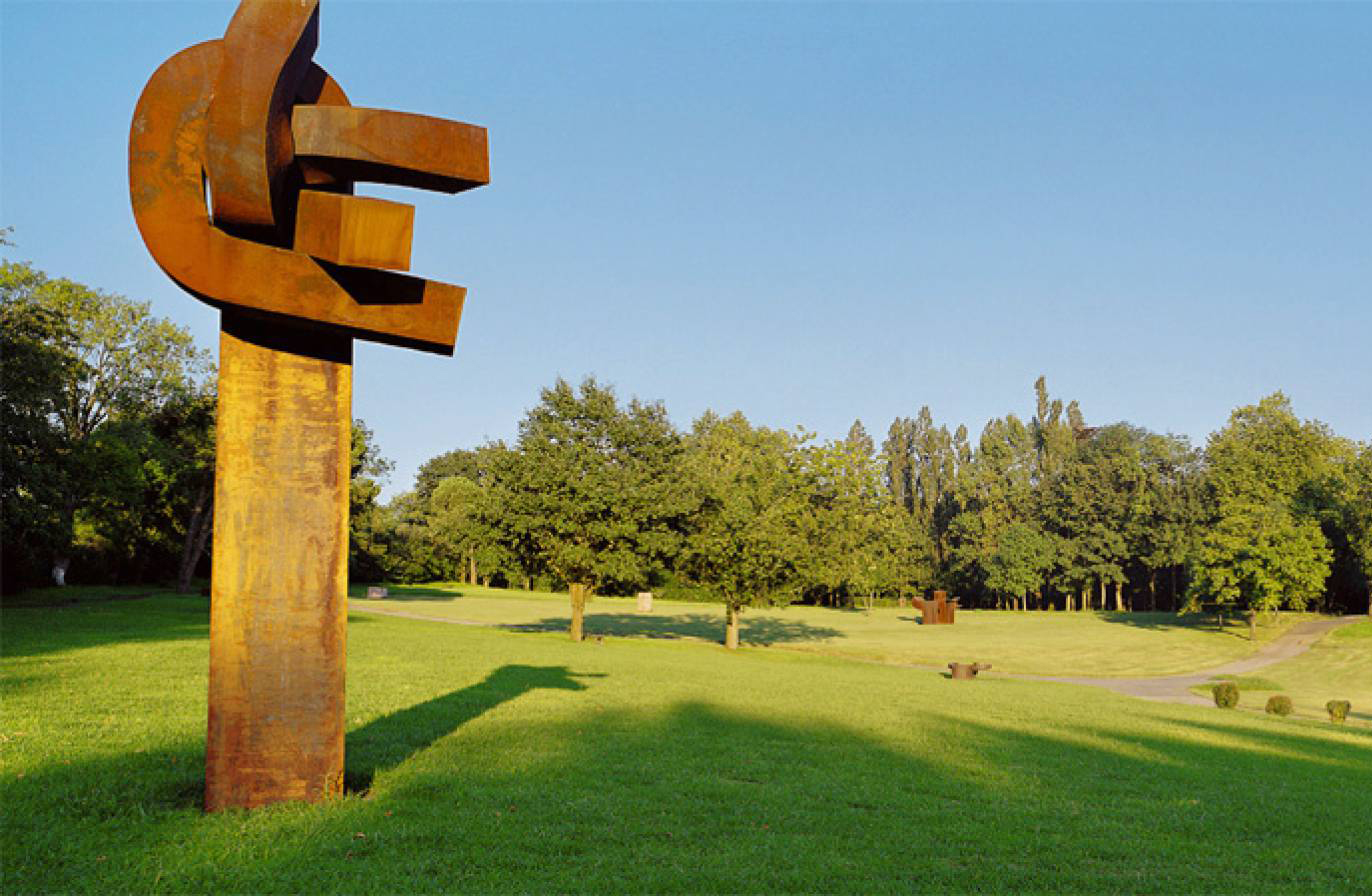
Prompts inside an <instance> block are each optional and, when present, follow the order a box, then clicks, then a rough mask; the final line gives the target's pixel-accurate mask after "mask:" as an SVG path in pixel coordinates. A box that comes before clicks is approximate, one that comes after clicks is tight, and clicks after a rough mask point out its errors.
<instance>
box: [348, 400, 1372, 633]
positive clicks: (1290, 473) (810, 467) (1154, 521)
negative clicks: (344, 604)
mask: <svg viewBox="0 0 1372 896" xmlns="http://www.w3.org/2000/svg"><path fill="white" fill-rule="evenodd" d="M371 544H372V549H373V554H372V556H371V561H372V562H373V563H374V565H375V567H376V568H377V569H378V570H381V571H383V573H384V576H385V577H386V578H389V579H392V580H396V581H431V580H461V581H467V582H472V583H477V582H481V583H486V584H496V585H515V586H522V587H528V586H529V585H530V584H531V583H533V582H534V581H535V580H541V581H543V582H544V583H545V584H546V585H547V586H550V587H558V588H560V587H563V586H567V585H571V584H583V585H585V586H587V587H588V588H590V589H591V590H593V591H599V592H602V593H611V594H628V593H632V592H633V591H636V590H639V589H652V590H655V591H658V592H660V593H663V594H665V595H666V596H677V597H698V598H701V599H711V600H718V601H721V602H723V603H724V604H725V605H726V607H728V608H730V617H731V619H732V618H733V614H734V613H735V611H737V610H738V609H741V608H742V607H743V606H745V605H748V604H759V603H761V604H769V603H790V602H794V601H805V602H810V603H817V604H824V605H832V606H862V605H864V604H869V603H870V602H871V601H872V600H874V599H876V598H893V597H899V596H913V595H916V594H919V593H923V592H927V591H929V590H931V589H934V588H942V589H945V590H947V591H949V592H951V593H954V594H956V595H958V596H959V597H960V598H961V599H962V600H963V602H964V604H965V605H971V606H988V607H989V606H995V607H1006V608H1013V609H1031V608H1039V609H1048V608H1054V609H1059V610H1090V609H1099V610H1106V609H1108V610H1115V611H1130V610H1171V611H1176V610H1181V609H1184V608H1195V607H1197V606H1206V607H1208V606H1211V605H1214V606H1216V607H1220V608H1226V609H1233V610H1253V611H1271V610H1276V609H1280V608H1291V609H1305V608H1318V609H1323V610H1353V609H1357V610H1360V611H1361V609H1362V608H1365V607H1367V606H1368V604H1369V601H1370V600H1372V597H1370V596H1369V573H1372V447H1370V446H1368V445H1365V444H1359V443H1357V442H1354V441H1352V440H1350V439H1345V438H1341V437H1338V436H1336V435H1334V434H1333V433H1332V432H1331V431H1330V430H1329V428H1328V427H1327V426H1325V425H1323V424H1321V423H1318V422H1314V421H1302V420H1300V419H1299V418H1297V416H1296V415H1295V413H1294V412H1293V410H1292V408H1291V405H1290V402H1289V401H1288V400H1287V398H1286V397H1285V396H1283V395H1282V394H1280V393H1277V394H1274V395H1271V396H1268V397H1266V398H1264V399H1262V400H1261V401H1260V402H1258V403H1257V404H1255V405H1250V406H1245V407H1241V408H1238V409H1237V410H1235V411H1234V412H1233V413H1232V414H1231V416H1230V418H1229V421H1228V422H1227V423H1226V424H1225V425H1224V426H1223V427H1222V428H1221V429H1219V430H1218V431H1217V432H1215V433H1214V434H1213V435H1212V436H1211V437H1210V439H1209V440H1208V442H1207V445H1206V447H1205V448H1204V449H1203V450H1201V449H1196V448H1194V447H1192V446H1191V445H1190V444H1189V443H1188V441H1187V440H1186V439H1185V438H1183V437H1179V436H1174V435H1162V434H1158V433H1154V432H1150V431H1148V430H1146V429H1143V428H1140V427H1137V426H1131V425H1129V424H1127V423H1116V424H1111V425H1105V426H1090V425H1087V423H1086V421H1085V420H1084V418H1083V415H1082V413H1081V410H1080V408H1079V406H1078V405H1077V403H1076V402H1066V403H1064V402H1063V401H1062V400H1060V399H1056V398H1053V397H1052V396H1051V395H1050V394H1049V391H1048V388H1047V384H1046V382H1045V380H1044V379H1043V378H1042V377H1040V378H1039V380H1038V381H1037V382H1036V383H1035V384H1034V392H1033V405H1032V411H1031V413H1029V414H1028V415H1027V419H1025V418H1021V417H1019V416H1017V415H1015V414H1007V415H1006V416H1005V417H1003V418H998V419H995V420H992V421H990V422H989V423H987V424H986V426H985V428H984V429H983V430H982V432H981V435H980V437H979V438H978V440H977V441H976V442H975V443H973V442H972V440H971V439H970V438H969V436H968V432H967V429H966V427H965V426H959V427H957V428H956V429H955V430H952V431H950V430H949V429H948V427H947V426H943V425H937V424H936V423H935V421H934V420H933V418H932V415H931V414H930V412H929V410H928V408H927V407H926V408H921V409H920V411H919V412H918V413H917V414H916V415H915V416H913V417H902V418H898V419H896V420H895V421H893V422H892V423H891V425H890V427H889V428H888V430H887V434H886V437H885V439H884V440H883V441H882V443H881V444H880V445H878V444H877V443H876V442H875V440H874V439H873V438H872V437H871V436H870V435H868V433H867V431H866V430H865V428H864V427H863V425H862V423H861V422H860V421H859V422H855V423H854V424H853V426H852V428H851V429H850V431H849V433H848V435H847V436H846V437H845V438H843V439H836V440H830V441H818V440H816V439H814V438H813V436H811V435H809V434H807V433H805V432H803V431H800V430H795V431H789V430H777V429H770V428H767V427H764V426H756V425H753V424H752V423H750V422H749V421H748V420H747V419H745V418H744V417H743V415H741V414H738V413H735V414H731V415H729V416H720V415H718V414H716V413H713V412H707V413H706V414H704V415H703V416H701V417H700V419H698V420H696V421H695V422H694V423H693V424H692V425H691V427H690V429H689V430H687V431H684V432H683V431H679V430H678V429H677V428H675V427H674V426H673V425H672V423H671V421H670V419H669V417H668V415H667V412H666V409H665V408H664V407H663V406H662V405H661V404H660V403H645V402H641V401H638V400H637V399H635V400H631V401H629V402H627V403H622V402H620V401H618V400H617V398H616V395H615V392H614V390H613V388H611V387H609V386H607V385H603V384H601V383H598V382H596V381H595V380H594V379H587V380H585V381H584V382H582V383H580V384H579V385H578V386H573V385H571V384H569V383H568V382H566V381H563V380H559V381H558V382H557V383H555V384H554V385H553V386H551V387H549V388H547V389H544V390H543V391H542V394H541V396H540V401H539V403H538V404H537V405H536V406H534V407H533V408H532V409H531V410H530V411H529V412H528V413H527V415H526V416H525V418H524V420H523V421H522V422H521V423H520V426H519V433H518V437H517V438H516V439H515V440H514V441H513V442H512V443H510V444H506V443H504V442H499V441H497V442H491V443H488V444H485V445H481V446H478V447H476V448H472V449H456V450H453V451H449V452H447V453H444V454H441V455H439V456H437V457H435V458H433V459H431V460H429V461H428V462H427V463H425V464H424V465H423V466H422V467H421V468H420V471H419V474H418V476H417V477H416V482H415V487H414V489H413V490H412V491H410V492H407V493H404V494H402V495H399V496H397V497H396V498H395V499H394V500H393V501H391V502H390V503H389V504H388V505H386V506H385V507H383V508H378V516H377V518H376V530H375V531H374V532H373V533H372V540H371Z"/></svg>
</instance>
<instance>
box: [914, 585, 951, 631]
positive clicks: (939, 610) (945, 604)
mask: <svg viewBox="0 0 1372 896" xmlns="http://www.w3.org/2000/svg"><path fill="white" fill-rule="evenodd" d="M914 605H915V606H916V607H918V608H919V610H920V622H921V623H922V624H924V625H952V624H953V620H954V618H955V614H956V611H957V606H958V600H957V598H953V599H952V600H948V593H947V592H945V591H935V592H934V599H933V600H924V599H923V598H918V597H917V598H915V599H914Z"/></svg>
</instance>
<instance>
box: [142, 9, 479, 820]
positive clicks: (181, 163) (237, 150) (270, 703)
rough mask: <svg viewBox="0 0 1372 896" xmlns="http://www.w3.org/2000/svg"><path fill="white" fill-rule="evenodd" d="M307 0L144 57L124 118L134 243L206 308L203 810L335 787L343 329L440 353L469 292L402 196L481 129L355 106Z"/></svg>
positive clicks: (464, 149)
mask: <svg viewBox="0 0 1372 896" xmlns="http://www.w3.org/2000/svg"><path fill="white" fill-rule="evenodd" d="M318 38H319V2H318V0H291V2H272V0H244V2H242V3H241V4H240V5H239V7H238V10H237V12H235V14H234V16H233V19H232V21H230V22H229V27H228V30H227V31H226V32H225V33H224V37H223V38H222V39H219V40H210V41H206V42H204V43H201V44H197V45H195V46H193V47H190V48H188V49H186V50H182V51H181V52H180V53H177V54H176V55H175V56H173V57H172V58H171V59H169V60H167V61H166V62H165V63H163V65H162V66H161V67H160V68H159V69H158V70H157V71H156V73H154V74H153V76H152V78H151V79H150V80H149V81H148V84H147V86H146V87H145V88H144V89H143V95H142V96H141V97H140V98H139V100H138V107H137V109H136V110H135V111H134V116H133V126H132V129H131V131H130V134H129V192H130V196H131V198H132V200H133V212H134V218H135V219H136V221H137V222H138V229H139V231H140V232H141V233H142V236H143V241H144V243H146V244H147V247H148V251H149V252H150V253H151V254H152V256H153V258H154V259H155V260H156V261H157V263H158V264H159V265H160V266H161V267H162V269H163V270H164V271H166V273H167V274H168V276H170V277H171V278H172V279H173V280H175V281H176V283H177V284H178V285H180V286H181V287H182V288H183V289H185V290H186V291H187V292H189V293H191V295H193V296H195V297H196V298H198V299H200V300H202V301H204V302H207V303H208V304H210V305H213V306H214V307H216V308H219V309H220V311H221V314H222V316H221V336H220V354H219V415H218V422H217V427H218V444H217V449H216V450H217V454H216V467H215V504H214V555H213V569H214V572H213V579H212V585H211V591H212V603H211V610H210V694H209V736H208V742H207V749H206V772H205V807H206V808H207V809H210V810H214V809H223V808H228V807H232V806H240V807H251V806H260V805H263V804H265V803H271V802H277V801H280V800H317V799H321V798H324V797H328V796H334V795H337V794H339V793H341V792H342V786H343V734H344V703H343V697H344V680H343V678H344V645H345V641H346V633H347V614H346V586H347V565H348V480H349V459H350V458H349V447H350V443H351V422H352V419H351V418H352V341H353V339H354V338H360V339H370V340H374V341H378V342H387V343H391V344H393V345H400V346H405V347H409V348H416V349H420V350H422V351H430V352H437V353H440V354H445V355H450V354H452V351H453V344H454V341H455V340H456V338H457V324H458V318H459V316H460V314H461V310H462V302H463V299H464V297H465V290H464V289H463V288H462V287H460V286H451V285H449V284H446V283H438V282H435V281H432V280H423V279H420V278H418V277H410V276H406V275H405V274H401V273H396V272H397V271H404V270H408V269H409V264H410V242H411V235H412V228H413V218H414V210H413V209H412V208H411V207H410V206H407V205H402V204H400V203H396V202H386V201H382V200H379V199H366V198H362V197H359V196H354V195H352V191H353V183H354V182H355V181H376V182H381V183H389V184H399V185H403V186H410V187H418V188H421V189H427V190H439V191H442V192H446V193H456V192H458V191H460V190H466V189H470V188H472V187H478V186H481V185H482V184H485V183H487V182H488V180H489V167H488V161H487V155H486V130H485V129H484V128H480V127H476V126H474V125H469V124H461V123H458V122H454V121H444V120H441V119H437V118H428V117H425V116H422V115H410V114H404V113H400V112H390V111H385V110H380V109H360V108H357V107H354V106H352V105H351V104H349V102H348V98H347V96H346V95H345V94H344V93H343V90H342V88H341V87H340V86H339V85H338V83H337V82H335V81H334V80H333V78H331V77H329V74H328V72H326V71H324V69H322V68H320V67H319V66H318V65H316V64H315V63H314V62H313V61H312V60H311V57H312V56H313V55H314V50H315V46H316V44H317V43H318Z"/></svg>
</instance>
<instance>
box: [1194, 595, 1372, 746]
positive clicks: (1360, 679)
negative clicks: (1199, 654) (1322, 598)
mask: <svg viewBox="0 0 1372 896" xmlns="http://www.w3.org/2000/svg"><path fill="white" fill-rule="evenodd" d="M1237 684H1238V686H1239V705H1238V708H1239V709H1246V710H1252V711H1255V712H1262V711H1263V707H1264V706H1265V705H1266V703H1267V698H1268V697H1270V696H1272V695H1273V694H1285V695H1286V696H1288V697H1290V698H1291V703H1292V706H1293V707H1294V708H1295V713H1294V715H1296V716H1299V717H1302V718H1309V719H1328V718H1329V713H1328V711H1327V710H1326V709H1325V704H1326V703H1328V702H1329V701H1330V700H1348V701H1349V702H1351V703H1352V704H1353V710H1352V712H1350V713H1349V714H1348V720H1347V722H1346V724H1349V725H1354V726H1364V727H1366V726H1372V620H1364V621H1362V622H1356V623H1354V624H1352V625H1349V626H1346V627H1344V628H1340V629H1336V630H1335V631H1333V632H1331V633H1330V634H1329V636H1328V637H1325V638H1323V639H1321V640H1319V641H1317V642H1316V643H1315V644H1314V645H1313V646H1312V647H1311V648H1310V650H1309V651H1307V652H1306V653H1303V654H1301V655H1300V656H1297V657H1293V658H1292V659H1289V660H1285V661H1283V662H1280V663H1277V664H1276V665H1273V666H1269V667H1267V668H1266V669H1264V670H1263V672H1262V677H1261V678H1259V679H1256V680H1254V679H1249V680H1245V679H1243V678H1240V679H1239V680H1238V681H1237ZM1205 693H1206V695H1207V696H1208V695H1209V692H1208V690H1207V691H1206V692H1205ZM1369 761H1372V760H1369Z"/></svg>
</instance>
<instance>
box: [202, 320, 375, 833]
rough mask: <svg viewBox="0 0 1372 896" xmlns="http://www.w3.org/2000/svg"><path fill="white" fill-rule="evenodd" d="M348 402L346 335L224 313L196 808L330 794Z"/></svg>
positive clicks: (342, 616) (337, 773)
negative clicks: (205, 715)
mask: <svg viewBox="0 0 1372 896" xmlns="http://www.w3.org/2000/svg"><path fill="white" fill-rule="evenodd" d="M351 404H352V340H351V339H350V338H348V337H347V336H344V335H335V336H332V337H329V336H324V335H321V334H314V333H307V332H305V331H301V330H297V329H291V328H282V327H273V326H272V325H271V324H267V323H264V322H262V321H259V320H255V319H253V318H251V317H248V316H246V315H242V314H237V313H235V312H232V311H226V312H225V313H224V320H223V329H222V332H221V333H220V338H219V417H218V420H217V421H216V428H217V438H218V440H219V441H218V453H217V457H216V460H217V463H216V467H215V505H214V574H213V583H212V586H211V601H210V700H209V704H210V719H209V737H208V740H207V744H206V757H205V807H206V808H207V809H210V810H215V809H222V808H227V807H230V806H246V807H251V806H260V805H263V804H264V803H270V802H275V801H277V800H316V799H320V798H321V797H325V796H331V795H335V794H338V793H340V792H341V789H342V785H343V734H344V707H343V695H344V690H343V671H344V668H343V667H344V656H345V653H344V646H345V643H346V636H347V625H346V622H347V606H346V604H347V584H348V473H349V463H350V456H349V448H350V445H351V441H352V439H351V435H352V433H351Z"/></svg>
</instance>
